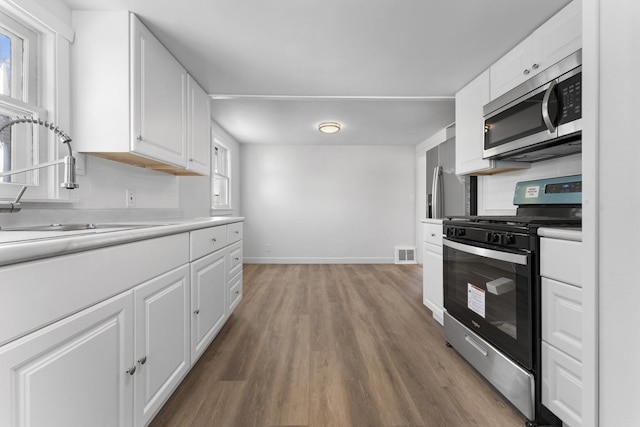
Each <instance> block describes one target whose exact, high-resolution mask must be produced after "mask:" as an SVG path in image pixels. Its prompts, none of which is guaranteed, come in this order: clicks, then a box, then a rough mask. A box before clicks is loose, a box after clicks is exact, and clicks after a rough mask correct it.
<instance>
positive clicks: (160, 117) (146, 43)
mask: <svg viewBox="0 0 640 427" xmlns="http://www.w3.org/2000/svg"><path fill="white" fill-rule="evenodd" d="M131 36H132V50H131V55H132V58H131V65H132V72H131V78H132V80H133V81H132V85H131V86H132V88H131V90H132V96H133V99H132V113H131V114H132V139H131V145H132V147H131V149H132V151H133V152H135V153H138V154H142V155H144V156H146V157H150V158H152V159H156V160H159V161H162V162H165V163H170V164H173V165H176V166H181V167H183V168H184V167H186V166H187V127H186V123H187V108H186V107H187V72H186V70H185V69H184V68H183V67H182V66H181V65H180V64H179V63H178V61H176V59H175V58H174V57H173V56H171V54H170V53H169V51H168V50H167V49H165V47H164V46H162V44H161V43H160V42H159V41H158V39H156V38H155V37H154V35H153V34H151V32H150V31H149V30H148V29H147V28H146V27H145V26H144V25H143V24H142V23H141V22H140V21H139V20H138V19H137V18H136V17H135V16H134V15H131Z"/></svg>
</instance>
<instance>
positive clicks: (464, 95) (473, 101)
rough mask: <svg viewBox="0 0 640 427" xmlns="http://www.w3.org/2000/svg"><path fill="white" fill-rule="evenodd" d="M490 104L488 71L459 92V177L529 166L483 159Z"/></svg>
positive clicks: (457, 109) (457, 132)
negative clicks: (485, 123) (486, 119)
mask: <svg viewBox="0 0 640 427" xmlns="http://www.w3.org/2000/svg"><path fill="white" fill-rule="evenodd" d="M488 102H489V70H486V71H485V72H484V73H482V74H480V75H479V76H478V77H476V78H475V79H474V80H472V81H471V82H470V83H469V84H468V85H466V86H465V87H463V88H462V89H460V91H459V92H458V93H456V174H458V175H483V174H491V173H496V172H500V171H506V170H512V169H519V168H527V167H528V165H527V164H519V163H515V162H502V161H496V160H486V159H483V158H482V151H483V147H484V115H483V111H482V107H484V105H485V104H486V103H488Z"/></svg>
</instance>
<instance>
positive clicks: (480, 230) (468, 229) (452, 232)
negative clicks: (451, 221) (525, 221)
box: [444, 224, 530, 249]
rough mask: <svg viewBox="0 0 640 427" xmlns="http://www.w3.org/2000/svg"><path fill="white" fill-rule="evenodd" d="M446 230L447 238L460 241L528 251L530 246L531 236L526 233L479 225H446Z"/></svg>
mask: <svg viewBox="0 0 640 427" xmlns="http://www.w3.org/2000/svg"><path fill="white" fill-rule="evenodd" d="M444 229H445V230H444V231H445V236H446V237H448V238H450V239H456V240H458V241H468V242H478V243H486V244H489V245H491V246H509V247H513V248H514V249H528V247H529V245H530V242H529V236H528V234H526V233H517V232H511V231H502V230H500V231H498V230H491V229H488V228H487V227H486V226H484V227H483V226H482V225H478V224H476V226H472V225H466V226H455V225H446V226H445V227H444Z"/></svg>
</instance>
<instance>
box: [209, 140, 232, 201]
mask: <svg viewBox="0 0 640 427" xmlns="http://www.w3.org/2000/svg"><path fill="white" fill-rule="evenodd" d="M212 139H213V149H212V150H211V155H212V159H211V208H212V209H217V210H220V209H231V197H230V188H231V167H230V165H231V163H230V155H229V154H230V153H229V148H228V146H227V145H225V144H224V143H223V142H222V140H221V139H220V138H219V137H217V136H215V135H214V136H213V138H212Z"/></svg>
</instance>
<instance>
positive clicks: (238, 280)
mask: <svg viewBox="0 0 640 427" xmlns="http://www.w3.org/2000/svg"><path fill="white" fill-rule="evenodd" d="M241 300H242V273H240V274H238V275H237V276H236V277H234V278H233V279H231V281H230V282H229V314H231V312H232V311H233V310H234V309H235V308H236V306H237V305H238V304H240V301H241Z"/></svg>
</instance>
